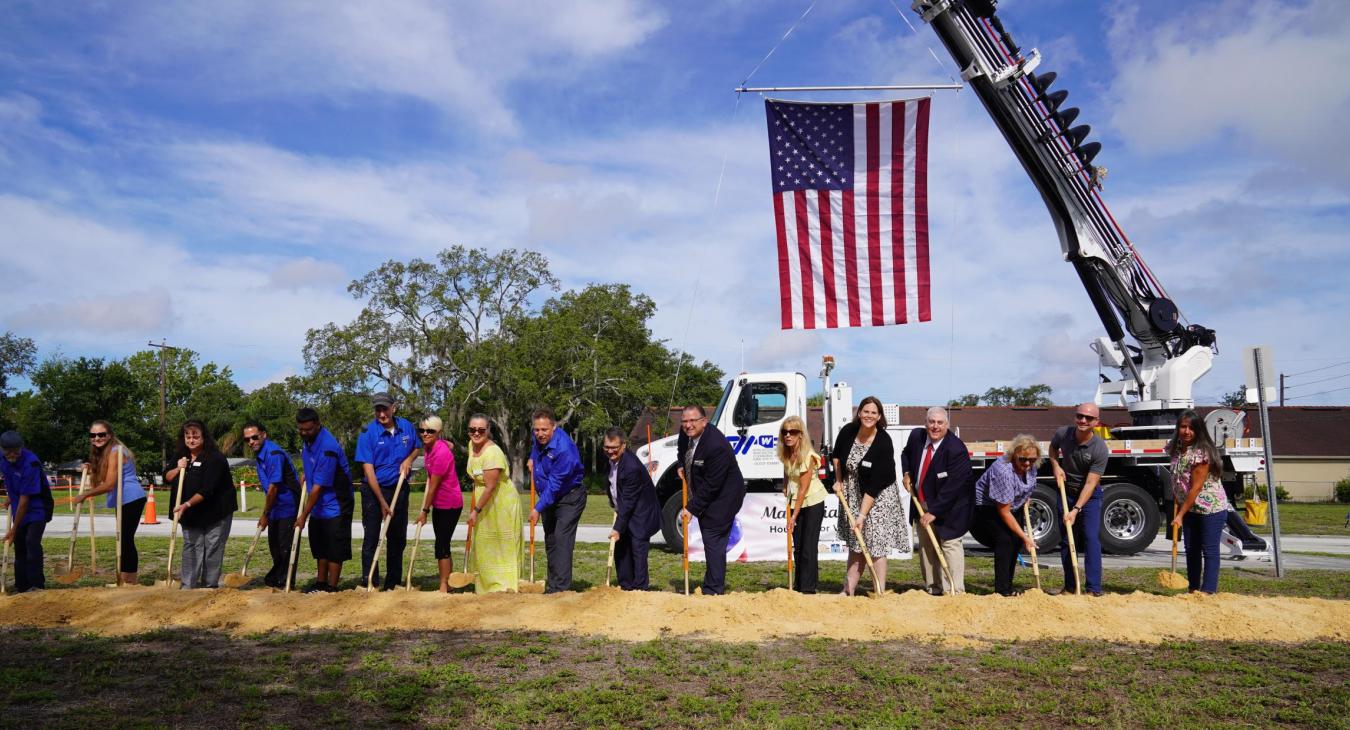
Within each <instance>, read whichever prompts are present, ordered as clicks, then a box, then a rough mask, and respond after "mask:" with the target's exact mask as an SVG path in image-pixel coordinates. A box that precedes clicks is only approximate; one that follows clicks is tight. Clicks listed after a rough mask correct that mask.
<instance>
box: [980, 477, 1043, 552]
mask: <svg viewBox="0 0 1350 730" xmlns="http://www.w3.org/2000/svg"><path fill="white" fill-rule="evenodd" d="M1054 510H1055V493H1054V491H1052V490H1051V489H1050V488H1049V487H1046V486H1044V485H1037V486H1036V489H1035V490H1034V491H1033V492H1032V493H1031V537H1032V539H1033V540H1035V541H1036V550H1037V551H1041V550H1053V549H1054V548H1055V547H1056V546H1057V545H1059V524H1058V523H1057V522H1056V521H1055V512H1054ZM1014 517H1016V518H1017V523H1018V524H1022V522H1023V520H1022V511H1021V510H1018V511H1017V514H1015V515H1014ZM1022 529H1026V528H1025V527H1024V528H1022ZM970 536H971V537H972V538H974V539H975V542H978V543H979V544H981V545H983V546H985V547H987V548H989V549H991V550H992V549H993V547H994V537H993V535H991V534H990V533H989V530H988V529H986V527H985V526H984V524H983V523H980V522H976V523H974V524H972V525H971V526H970Z"/></svg>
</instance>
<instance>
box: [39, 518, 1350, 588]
mask: <svg viewBox="0 0 1350 730" xmlns="http://www.w3.org/2000/svg"><path fill="white" fill-rule="evenodd" d="M250 536H251V535H243V536H241V535H235V539H232V540H230V541H229V543H228V545H227V547H226V554H225V569H226V570H227V571H232V572H238V570H239V569H240V566H241V565H242V564H243V560H244V554H245V553H246V552H247V550H248V544H249V539H248V538H249V537H250ZM428 538H429V534H428V533H424V539H423V541H422V547H421V549H420V550H419V551H418V553H417V566H416V571H415V572H414V582H415V584H416V585H417V586H418V587H419V588H421V589H423V590H434V589H435V587H436V579H435V577H434V576H435V565H434V558H433V556H432V553H431V543H430V540H429V539H428ZM354 542H355V543H356V544H354V545H353V546H352V548H353V553H354V554H356V555H357V556H358V559H356V560H352V561H350V562H348V563H346V564H345V566H344V567H345V569H344V571H343V581H342V587H343V588H352V587H355V586H356V585H357V581H358V576H357V573H358V572H359V570H360V561H359V555H360V541H359V540H356V541H354ZM69 544H70V542H69V540H66V539H60V538H49V539H47V540H44V541H43V545H44V550H45V552H46V558H47V578H48V587H49V588H52V589H56V588H63V587H64V586H61V585H60V584H58V583H56V582H55V581H54V580H53V577H54V576H55V575H57V574H58V573H62V572H64V570H65V558H66V549H67V547H68V546H69ZM136 544H137V547H138V550H139V552H140V556H141V557H140V559H141V573H140V582H141V583H144V584H146V585H149V584H151V583H153V582H154V580H156V579H162V578H163V577H164V566H165V560H166V558H167V555H168V545H169V540H168V538H166V537H145V538H140V539H138V540H137V541H136ZM178 546H179V551H180V553H181V548H182V540H181V539H180V540H179V543H178ZM536 549H537V553H536V560H537V565H536V568H535V570H536V577H538V578H539V579H542V578H543V574H544V566H545V563H544V547H543V545H542V544H540V545H538V546H537V548H536ZM98 550H99V553H98V554H99V564H100V565H101V566H102V567H103V570H104V573H103V575H102V576H86V577H84V578H82V579H81V580H80V581H79V582H78V583H76V584H75V585H77V586H98V585H103V584H104V583H106V582H107V580H108V576H110V575H111V573H110V572H108V571H109V570H110V569H111V567H112V560H113V557H112V556H113V541H112V538H110V537H107V538H99V548H98ZM411 550H412V546H411V544H410V545H409V546H408V551H409V554H410V553H411ZM300 552H301V559H300V563H299V566H298V568H297V575H298V576H299V580H301V581H302V583H304V582H308V581H309V580H310V579H312V577H313V576H314V572H315V564H314V560H313V559H312V558H311V557H310V553H309V548H308V546H307V545H302V547H301V551H300ZM607 557H608V548H607V546H606V545H604V544H596V543H578V544H577V546H576V552H575V553H574V560H573V586H574V588H576V589H578V590H584V589H586V588H589V587H591V586H595V585H604V582H605V563H606V558H607ZM75 558H76V560H75V565H76V567H79V568H82V569H83V568H87V566H88V564H89V541H88V539H83V540H81V541H80V546H79V548H78V549H77V550H76V552H75ZM526 559H528V556H526ZM174 560H175V564H177V562H178V560H179V558H178V555H177V554H176V555H175V558H174ZM648 562H649V566H650V571H651V583H652V587H653V588H654V589H657V590H666V591H682V590H683V589H684V574H683V571H682V568H681V560H680V556H679V555H676V554H671V553H667V552H665V551H662V550H659V549H653V550H652V552H651V555H650V558H649V561H648ZM455 565H456V566H457V567H462V565H463V543H462V542H461V543H456V544H455ZM820 565H821V570H820V580H821V591H822V592H837V591H838V590H839V589H840V588H841V587H842V585H843V579H844V564H843V562H840V561H824V562H821V564H820ZM1058 565H1059V562H1058V560H1057V558H1056V557H1055V556H1054V555H1050V556H1046V557H1043V558H1042V570H1041V577H1042V580H1043V584H1044V586H1045V587H1046V588H1059V587H1060V586H1062V585H1063V577H1062V573H1061V571H1060V570H1058ZM270 566H271V559H270V557H269V556H268V553H267V544H266V539H265V538H264V539H263V540H262V541H260V542H259V546H258V549H257V552H256V553H255V554H254V556H253V563H252V565H251V567H250V569H249V573H250V575H252V574H259V575H261V574H262V573H265V572H266V571H267V569H268V568H269V567H270ZM405 570H406V568H405ZM527 572H528V568H526V569H525V572H523V573H522V577H526V576H525V573H527ZM690 573H691V578H692V581H693V582H694V584H695V585H697V583H698V581H699V580H701V578H702V576H703V566H702V565H701V564H699V563H693V564H691V566H690ZM1102 575H1103V587H1104V588H1105V590H1106V591H1108V592H1121V593H1129V592H1132V591H1143V592H1146V593H1156V594H1168V593H1174V592H1175V591H1168V590H1165V589H1163V588H1160V587H1159V586H1158V584H1157V575H1158V570H1157V568H1106V569H1105V570H1103V573H1102ZM786 580H787V569H786V566H785V564H784V563H781V562H756V563H736V564H732V565H730V566H728V568H727V582H728V585H729V587H730V588H731V590H735V591H764V590H768V589H771V588H780V587H783V586H784V584H785V583H786ZM1032 581H1033V578H1032V574H1031V570H1030V569H1029V568H1019V569H1018V572H1017V577H1016V583H1017V586H1018V587H1021V588H1029V587H1032V586H1033V585H1034V584H1033V582H1032ZM993 583H994V574H993V558H990V557H985V556H981V555H968V556H967V557H966V587H967V589H968V590H969V591H970V592H971V593H992V592H993ZM864 585H866V586H868V587H870V585H871V583H870V579H868V580H864ZM886 586H887V588H888V589H889V590H892V591H905V590H917V589H920V587H921V579H920V576H919V565H918V561H917V560H901V561H891V563H890V569H889V572H888V574H887V577H886ZM254 587H259V584H258V583H256V582H255V583H254ZM1219 590H1221V591H1225V592H1232V593H1245V594H1251V595H1269V596H1315V597H1320V598H1346V597H1348V596H1350V571H1325V570H1288V571H1286V575H1285V578H1284V579H1277V578H1275V577H1274V572H1273V569H1271V568H1268V567H1261V568H1256V567H1241V566H1239V567H1230V566H1229V565H1225V566H1224V569H1223V571H1222V572H1221V573H1220V576H1219Z"/></svg>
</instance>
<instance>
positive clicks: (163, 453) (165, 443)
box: [146, 338, 178, 464]
mask: <svg viewBox="0 0 1350 730" xmlns="http://www.w3.org/2000/svg"><path fill="white" fill-rule="evenodd" d="M146 344H148V345H150V346H151V347H158V348H159V452H160V462H161V463H164V464H167V463H169V439H168V437H167V436H166V435H165V424H164V421H165V418H166V416H165V410H166V405H165V403H166V396H165V393H164V352H165V351H166V350H177V349H178V348H177V347H174V346H173V345H168V344H165V343H164V339H163V338H160V340H159V342H158V343H155V342H149V343H146Z"/></svg>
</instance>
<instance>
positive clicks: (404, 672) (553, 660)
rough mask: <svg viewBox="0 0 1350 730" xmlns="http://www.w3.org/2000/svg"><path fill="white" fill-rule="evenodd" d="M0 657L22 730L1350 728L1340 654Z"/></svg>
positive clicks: (197, 642) (227, 643)
mask: <svg viewBox="0 0 1350 730" xmlns="http://www.w3.org/2000/svg"><path fill="white" fill-rule="evenodd" d="M822 620H824V617H822ZM0 641H3V642H4V645H5V648H6V651H4V652H0V678H2V679H3V681H0V706H3V707H5V714H4V722H5V725H7V726H12V727H61V726H65V727H89V726H102V727H124V726H137V727H141V726H211V727H235V726H243V727H286V726H308V727H312V726H319V725H335V726H355V725H361V726H367V727H383V726H393V725H427V726H437V727H482V728H513V727H523V726H534V727H550V728H581V727H614V728H620V727H622V728H649V727H694V728H723V727H747V728H748V727H756V728H758V727H786V728H818V727H880V726H885V727H953V726H962V727H984V728H1007V727H1017V726H1039V727H1067V726H1089V725H1090V726H1108V727H1156V728H1203V727H1219V726H1242V727H1259V726H1270V725H1279V726H1301V727H1319V728H1333V727H1346V726H1347V716H1350V685H1348V684H1347V682H1346V681H1345V680H1346V677H1347V676H1350V652H1347V651H1346V648H1345V645H1344V644H1339V643H1311V644H1301V645H1272V644H1260V643H1206V642H1172V643H1166V644H1162V645H1159V646H1151V647H1147V648H1144V647H1140V646H1135V645H1122V644H1110V643H1103V642H1083V641H1066V642H1053V641H1039V642H1024V643H999V644H992V645H982V646H978V647H970V648H952V647H948V646H944V645H942V644H939V643H928V642H868V643H854V642H846V641H825V640H817V639H809V640H804V641H790V640H780V641H773V642H763V643H758V644H726V643H716V642H709V641H700V640H691V639H674V638H666V639H658V640H654V641H648V642H641V643H626V642H615V641H608V640H604V639H594V638H585V637H578V636H571V635H556V634H539V633H529V632H500V633H491V634H481V633H457V632H416V633H413V632H404V633H334V632H324V631H312V632H298V633H272V634H267V635H261V636H252V637H244V638H232V637H229V636H227V635H225V634H219V633H211V632H194V631H185V630H160V631H153V632H149V633H144V634H140V635H136V636H128V637H114V638H109V637H101V636H94V635H81V634H77V633H74V632H70V631H63V630H52V631H37V630H30V629H9V630H2V631H0ZM133 667H134V671H132V670H131V668H133Z"/></svg>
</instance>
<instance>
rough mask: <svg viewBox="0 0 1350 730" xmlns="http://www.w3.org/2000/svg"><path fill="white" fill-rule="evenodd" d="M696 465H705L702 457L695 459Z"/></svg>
mask: <svg viewBox="0 0 1350 730" xmlns="http://www.w3.org/2000/svg"><path fill="white" fill-rule="evenodd" d="M694 466H703V460H702V459H694Z"/></svg>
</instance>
